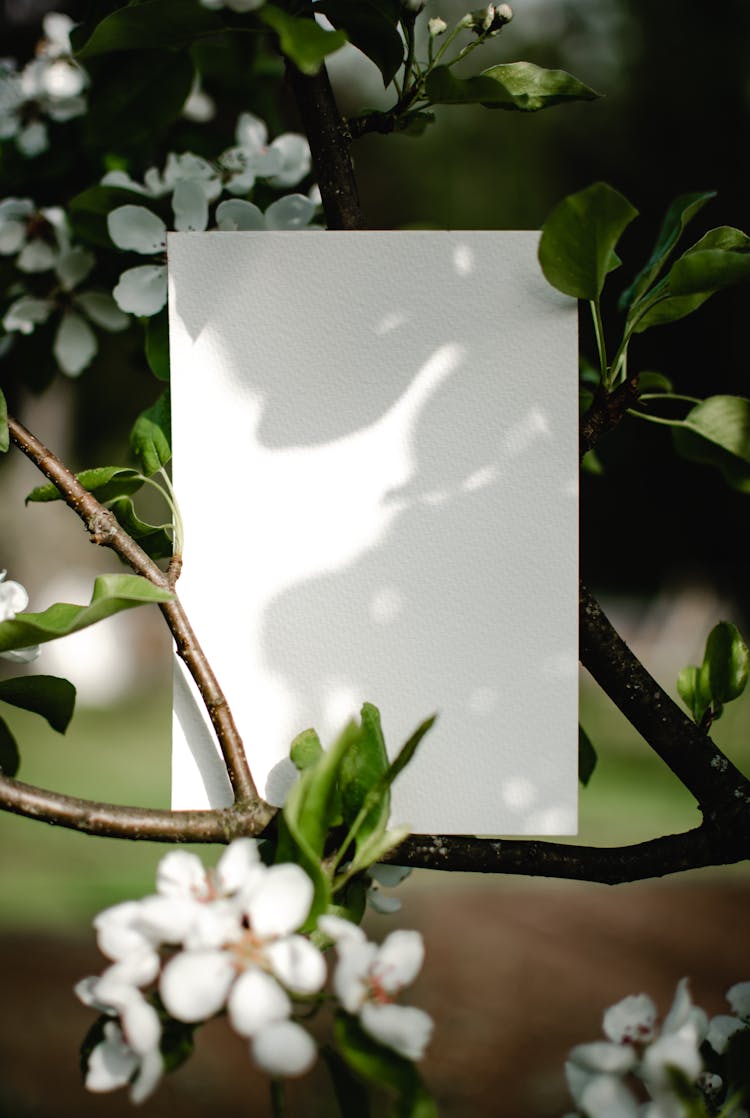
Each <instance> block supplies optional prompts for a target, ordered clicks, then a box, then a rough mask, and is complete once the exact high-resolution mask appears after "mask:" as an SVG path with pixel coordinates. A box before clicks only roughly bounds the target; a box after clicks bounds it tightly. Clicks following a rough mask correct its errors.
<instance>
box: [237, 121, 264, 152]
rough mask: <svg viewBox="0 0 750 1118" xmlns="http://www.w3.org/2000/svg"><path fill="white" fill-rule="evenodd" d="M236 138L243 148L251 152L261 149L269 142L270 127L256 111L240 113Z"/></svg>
mask: <svg viewBox="0 0 750 1118" xmlns="http://www.w3.org/2000/svg"><path fill="white" fill-rule="evenodd" d="M234 138H235V141H236V142H237V144H238V145H239V146H240V147H241V148H246V149H247V151H249V152H257V151H261V150H262V149H263V148H264V147H265V146H266V143H267V142H268V129H267V128H266V125H265V122H264V121H262V120H261V119H260V117H259V116H255V115H254V113H240V115H239V118H238V120H237V127H236V129H235V133H234Z"/></svg>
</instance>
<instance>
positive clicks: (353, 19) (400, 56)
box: [315, 0, 404, 86]
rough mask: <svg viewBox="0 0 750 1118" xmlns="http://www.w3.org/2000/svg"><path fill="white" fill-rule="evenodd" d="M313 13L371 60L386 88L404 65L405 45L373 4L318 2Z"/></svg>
mask: <svg viewBox="0 0 750 1118" xmlns="http://www.w3.org/2000/svg"><path fill="white" fill-rule="evenodd" d="M315 10H316V11H319V12H322V13H323V15H325V16H327V18H328V19H329V20H330V21H331V23H332V24H333V26H334V27H336V28H338V29H340V30H341V31H345V32H346V34H347V37H348V39H349V42H350V43H352V44H353V45H354V46H355V47H357V49H358V50H361V51H362V53H363V54H366V55H367V57H368V58H370V59H372V61H373V62H374V63H375V65H376V66H377V68H378V69H379V70H380V72H381V74H382V75H383V85H386V86H387V85H389V84H390V83H391V82H392V81H393V79H394V77H395V76H396V74H397V73H398V71H399V69H400V68H401V65H402V63H403V61H404V43H403V40H402V38H401V36H400V35H399V33H398V31H397V30H396V22H395V20H393V19H391V18H389V17H388V16H387V15H386V13H385V12H384V11H383V9H382V8H381V7H380V5H378V4H377V3H375V2H374V0H358V3H356V4H353V3H352V0H321V3H319V4H316V6H315Z"/></svg>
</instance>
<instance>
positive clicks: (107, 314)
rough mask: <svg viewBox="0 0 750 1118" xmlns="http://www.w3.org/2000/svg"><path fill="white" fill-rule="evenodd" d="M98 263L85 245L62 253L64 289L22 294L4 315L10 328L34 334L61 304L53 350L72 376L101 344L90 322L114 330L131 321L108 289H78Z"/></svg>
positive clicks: (60, 272) (58, 264) (59, 272)
mask: <svg viewBox="0 0 750 1118" xmlns="http://www.w3.org/2000/svg"><path fill="white" fill-rule="evenodd" d="M94 263H95V258H94V256H93V254H92V253H90V252H88V251H87V250H86V249H83V248H78V247H75V248H71V249H68V250H67V251H65V252H63V253H61V255H59V256H58V258H57V260H56V261H55V265H54V268H55V274H56V276H57V279H58V281H59V286H60V289H61V290H60V293H57V292H56V293H53V295H52V296H50V297H49V298H45V299H42V298H38V297H35V296H29V295H22V296H20V298H18V299H16V300H15V302H13V303H12V304H11V305H10V307H9V308H8V310H7V311H6V313H5V316H4V318H3V326H4V327H5V329H6V330H7V331H8V332H13V331H16V332H18V333H21V334H30V333H32V331H33V330H34V328H35V327H36V326H38V325H40V324H41V323H44V322H46V321H47V319H48V318H49V317H50V316H51V315H52V314H53V313H54V312H55V311H56V310H57V309H58V307H61V308H62V313H61V315H60V322H59V323H58V326H57V330H56V332H55V337H54V341H53V343H52V352H53V354H54V356H55V360H56V361H57V364H58V365H59V367H60V369H61V370H62V371H63V372H64V373H66V374H67V375H68V376H71V377H75V376H78V375H79V374H80V373H81V372H83V370H84V369H85V368H86V366H87V365H89V364H90V362H91V360H92V358H93V357H94V356H95V354H96V353H97V350H98V348H99V346H98V342H97V340H96V334H95V333H94V331H93V330H92V329H91V326H90V325H89V322H93V323H94V324H95V325H96V326H99V327H100V328H101V329H103V330H107V331H108V332H110V333H115V332H118V331H120V330H125V329H126V328H127V326H128V322H129V320H128V317H127V315H125V314H123V312H122V311H121V310H120V309H119V308H118V307H117V305H116V304H115V301H114V299H113V298H112V296H111V295H110V294H109V293H108V292H104V291H94V290H88V291H76V288H77V287H78V285H79V284H80V283H81V282H82V281H83V280H84V279H86V277H87V276H88V275H89V273H90V272H91V269H92V268H93V266H94Z"/></svg>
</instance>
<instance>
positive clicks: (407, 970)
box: [318, 916, 433, 1060]
mask: <svg viewBox="0 0 750 1118" xmlns="http://www.w3.org/2000/svg"><path fill="white" fill-rule="evenodd" d="M318 927H319V928H320V930H321V931H322V932H323V933H324V934H325V935H327V936H328V937H329V938H330V939H332V940H333V941H334V942H335V944H336V950H337V953H338V963H337V966H336V970H335V972H334V976H333V990H334V993H335V994H336V997H337V998H338V1000H339V1001H340V1002H341V1005H342V1006H343V1007H344V1009H345V1010H346V1011H347V1013H351V1014H353V1015H356V1016H358V1017H359V1020H360V1023H361V1025H362V1027H363V1028H364V1029H365V1030H366V1031H367V1032H368V1033H369V1034H370V1035H371V1036H372V1037H374V1038H375V1039H376V1040H377V1041H379V1042H380V1043H381V1044H384V1045H386V1046H387V1047H389V1048H392V1049H394V1051H396V1052H398V1053H399V1054H400V1055H402V1056H405V1057H406V1058H407V1059H409V1060H419V1059H421V1057H422V1056H423V1055H424V1051H425V1048H426V1047H427V1044H428V1042H429V1039H430V1035H431V1033H432V1027H433V1022H432V1018H431V1017H430V1016H429V1015H428V1014H427V1013H425V1012H424V1010H421V1009H415V1008H414V1007H413V1006H401V1005H396V1004H395V1000H396V998H397V997H398V995H399V994H400V993H401V991H402V990H403V989H404V987H405V986H408V985H410V983H412V982H413V981H414V979H415V978H416V976H417V974H418V973H419V971H420V969H421V967H422V962H423V960H424V944H423V942H422V937H421V935H420V934H419V932H413V931H404V930H399V931H396V932H391V934H390V935H389V936H386V938H385V939H384V940H383V943H382V944H381V945H380V947H378V946H377V945H376V944H374V943H370V942H369V941H368V940H367V938H366V936H365V934H364V932H363V931H362V929H361V928H359V927H357V926H356V925H355V924H352V923H350V922H349V921H348V920H343V919H342V918H341V917H339V916H321V917H320V919H319V920H318Z"/></svg>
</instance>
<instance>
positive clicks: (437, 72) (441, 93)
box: [425, 62, 599, 113]
mask: <svg viewBox="0 0 750 1118" xmlns="http://www.w3.org/2000/svg"><path fill="white" fill-rule="evenodd" d="M425 91H426V93H427V98H428V100H429V102H430V104H432V105H484V107H485V108H487V109H510V110H518V111H520V112H525V113H534V112H538V111H539V110H540V109H548V108H551V107H552V106H553V105H559V104H562V103H563V102H564V101H594V100H596V99H597V98H598V97H599V94H598V93H596V92H595V91H594V90H593V89H589V87H588V86H587V85H584V84H583V82H580V81H578V79H577V78H574V77H573V75H572V74H568V73H566V72H565V70H545V69H543V67H541V66H535V65H534V63H533V62H507V63H504V64H501V65H499V66H491V67H490V68H489V70H483V71H482V73H481V74H478V75H477V76H476V77H473V78H457V77H456V76H455V75H454V74H453V72H452V71H451V70H450V69H449V67H448V66H436V67H435V69H434V70H432V71H431V73H430V74H429V75H428V77H427V82H426V85H425Z"/></svg>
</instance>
